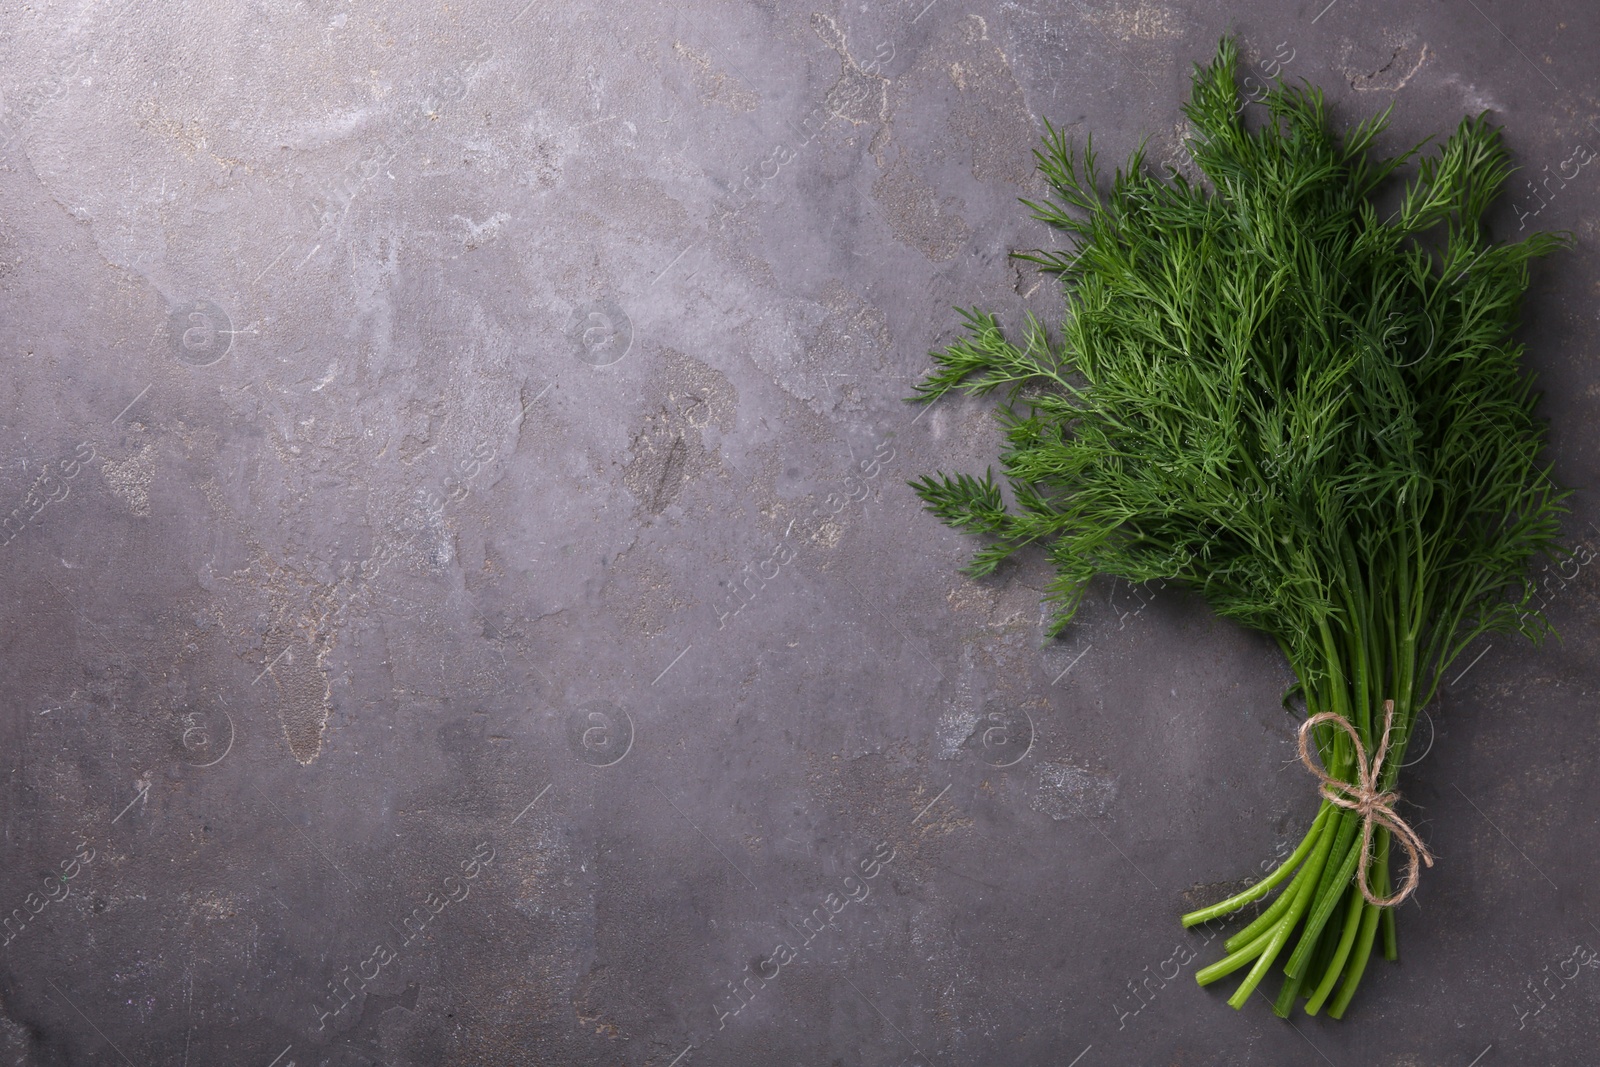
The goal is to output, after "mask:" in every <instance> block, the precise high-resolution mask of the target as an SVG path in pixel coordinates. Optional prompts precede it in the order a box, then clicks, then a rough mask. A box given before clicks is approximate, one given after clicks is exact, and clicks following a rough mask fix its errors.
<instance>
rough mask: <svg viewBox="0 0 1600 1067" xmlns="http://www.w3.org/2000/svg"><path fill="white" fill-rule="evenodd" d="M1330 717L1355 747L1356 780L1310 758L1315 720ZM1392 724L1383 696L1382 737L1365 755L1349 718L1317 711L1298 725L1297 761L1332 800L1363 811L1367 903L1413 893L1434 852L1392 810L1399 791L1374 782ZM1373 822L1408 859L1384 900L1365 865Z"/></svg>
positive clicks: (1384, 904) (1383, 904)
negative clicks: (1399, 880)
mask: <svg viewBox="0 0 1600 1067" xmlns="http://www.w3.org/2000/svg"><path fill="white" fill-rule="evenodd" d="M1325 722H1331V723H1333V724H1335V725H1336V726H1338V727H1339V728H1340V729H1341V730H1343V731H1344V732H1345V733H1347V734H1349V735H1350V741H1351V743H1352V744H1353V745H1354V746H1355V750H1356V780H1355V781H1354V782H1344V781H1340V780H1339V779H1338V778H1335V777H1334V776H1333V775H1331V774H1329V773H1328V772H1327V771H1326V770H1324V769H1323V768H1321V767H1319V766H1318V765H1317V763H1316V762H1315V761H1314V760H1313V759H1312V758H1311V732H1312V731H1313V730H1315V729H1316V728H1317V727H1318V726H1319V725H1321V724H1322V723H1325ZM1393 725H1394V701H1392V700H1385V701H1384V702H1383V739H1382V740H1381V741H1379V742H1378V748H1377V751H1375V752H1373V754H1372V759H1371V761H1370V762H1369V761H1368V760H1367V751H1366V749H1365V748H1364V747H1363V746H1362V744H1361V735H1360V734H1359V733H1357V732H1356V728H1355V727H1354V726H1351V725H1350V720H1349V719H1346V718H1345V717H1344V716H1343V715H1340V714H1338V713H1336V712H1332V711H1323V712H1318V713H1317V714H1316V715H1313V716H1311V717H1310V718H1309V719H1307V720H1306V721H1305V722H1303V723H1301V725H1300V761H1301V762H1302V763H1304V764H1305V765H1306V769H1307V770H1309V771H1310V772H1311V773H1312V774H1314V775H1316V776H1317V777H1318V778H1319V779H1321V780H1322V789H1321V793H1322V796H1323V798H1324V799H1326V800H1327V801H1328V802H1329V803H1330V804H1335V805H1337V806H1339V807H1341V808H1345V809H1348V810H1350V811H1353V812H1355V813H1356V814H1357V815H1360V816H1361V866H1360V868H1359V869H1358V878H1357V884H1358V885H1359V886H1360V887H1361V895H1362V896H1364V897H1366V898H1367V903H1369V904H1372V905H1374V906H1376V907H1379V908H1388V907H1392V906H1394V905H1396V904H1398V903H1400V902H1401V901H1402V900H1404V899H1406V897H1408V896H1410V895H1411V892H1412V890H1414V889H1416V888H1417V881H1418V880H1419V879H1420V878H1421V877H1422V874H1421V872H1420V871H1419V870H1418V869H1417V861H1418V860H1419V859H1420V860H1421V861H1422V862H1423V863H1425V864H1427V865H1428V866H1429V867H1432V866H1433V856H1432V855H1431V854H1430V853H1429V852H1428V846H1426V845H1424V844H1423V843H1422V839H1421V838H1420V837H1418V836H1417V832H1416V831H1415V830H1413V829H1411V827H1410V826H1409V825H1407V823H1406V821H1405V820H1404V819H1402V818H1401V817H1400V816H1399V815H1397V814H1395V810H1394V805H1395V802H1396V801H1398V800H1399V799H1400V794H1399V793H1395V792H1388V793H1384V792H1380V791H1379V789H1378V783H1379V782H1380V781H1381V778H1380V775H1381V774H1382V773H1383V759H1384V757H1385V756H1386V755H1388V752H1389V728H1390V727H1391V726H1393ZM1374 826H1381V827H1383V828H1384V829H1386V830H1388V831H1389V833H1390V834H1392V835H1393V836H1394V839H1395V840H1396V841H1398V842H1400V844H1401V846H1402V847H1403V848H1404V849H1405V850H1406V853H1407V855H1408V857H1409V859H1408V862H1407V864H1406V878H1405V882H1404V883H1403V884H1402V885H1401V887H1400V891H1399V892H1397V893H1395V894H1393V895H1392V896H1388V897H1384V898H1383V899H1382V900H1380V899H1378V898H1377V897H1376V896H1374V895H1373V892H1372V886H1371V884H1370V883H1369V882H1368V881H1367V868H1368V867H1369V866H1371V864H1372V830H1373V827H1374Z"/></svg>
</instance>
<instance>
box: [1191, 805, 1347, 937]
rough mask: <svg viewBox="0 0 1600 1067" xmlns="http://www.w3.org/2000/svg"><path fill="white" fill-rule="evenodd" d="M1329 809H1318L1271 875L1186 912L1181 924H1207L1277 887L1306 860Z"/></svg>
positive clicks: (1328, 806)
mask: <svg viewBox="0 0 1600 1067" xmlns="http://www.w3.org/2000/svg"><path fill="white" fill-rule="evenodd" d="M1332 806H1333V805H1331V804H1327V803H1324V804H1323V805H1322V808H1321V810H1319V811H1318V812H1317V817H1316V818H1315V819H1313V820H1312V822H1311V828H1310V829H1308V830H1307V831H1306V836H1305V837H1304V838H1302V839H1301V841H1300V844H1299V846H1297V847H1296V848H1295V850H1294V851H1293V852H1291V853H1290V854H1289V857H1288V859H1286V860H1284V861H1283V862H1282V863H1280V864H1278V866H1277V868H1276V869H1275V870H1273V872H1272V873H1271V874H1269V875H1267V876H1266V877H1265V878H1263V879H1262V880H1261V881H1259V882H1257V883H1256V884H1255V885H1253V886H1251V887H1250V888H1249V889H1246V890H1244V892H1242V893H1235V894H1234V895H1233V896H1231V897H1229V898H1228V899H1227V900H1223V901H1220V902H1218V903H1216V904H1212V905H1210V906H1209V907H1204V908H1200V909H1198V910H1196V911H1191V912H1189V913H1188V914H1187V915H1185V916H1184V917H1183V925H1184V926H1185V927H1189V926H1198V925H1199V924H1200V923H1203V922H1210V921H1211V920H1212V919H1216V918H1219V917H1221V916H1223V915H1227V914H1228V913H1229V912H1234V911H1238V910H1239V909H1240V908H1242V907H1244V906H1245V905H1246V904H1249V903H1251V902H1252V901H1255V900H1259V899H1260V898H1262V897H1264V896H1266V895H1267V893H1268V892H1270V891H1271V889H1272V887H1273V886H1276V885H1277V884H1278V883H1279V882H1282V881H1283V880H1284V879H1285V878H1287V877H1289V875H1290V874H1292V873H1294V870H1295V868H1297V867H1298V866H1299V865H1300V861H1301V860H1303V859H1305V858H1306V854H1307V853H1308V852H1310V851H1311V847H1312V846H1313V845H1315V844H1316V843H1317V835H1318V833H1320V832H1321V830H1322V827H1323V825H1324V823H1325V822H1326V821H1327V818H1328V811H1329V809H1330V808H1331V807H1332Z"/></svg>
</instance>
